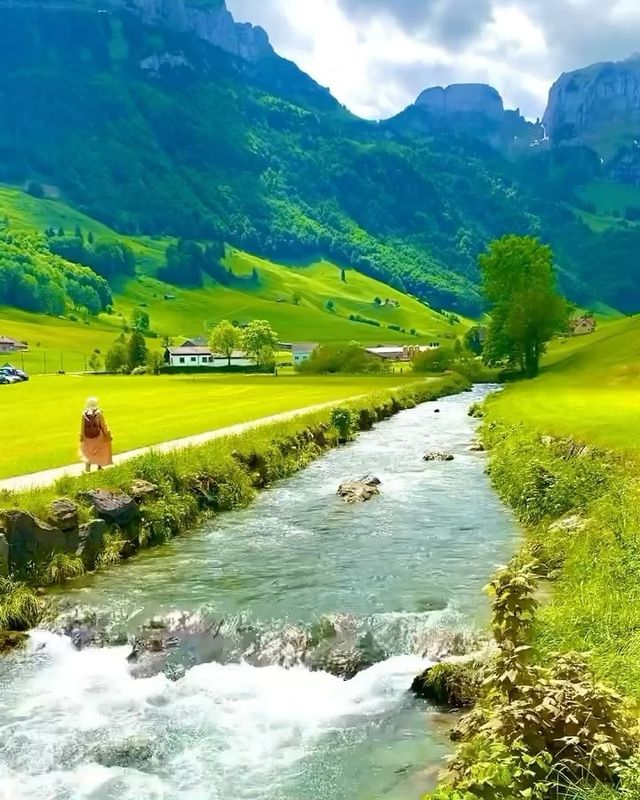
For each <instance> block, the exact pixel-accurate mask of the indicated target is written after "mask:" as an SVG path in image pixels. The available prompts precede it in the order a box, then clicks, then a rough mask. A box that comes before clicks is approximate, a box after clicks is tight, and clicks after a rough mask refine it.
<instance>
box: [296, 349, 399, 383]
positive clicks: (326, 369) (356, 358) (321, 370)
mask: <svg viewBox="0 0 640 800" xmlns="http://www.w3.org/2000/svg"><path fill="white" fill-rule="evenodd" d="M298 371H299V372H301V373H303V374H307V375H335V374H337V373H344V374H349V375H362V374H369V375H376V374H377V375H384V374H387V373H389V372H390V371H391V365H390V364H389V363H388V362H387V361H384V360H383V359H381V358H377V357H376V356H373V355H371V354H370V353H367V351H366V350H364V349H363V348H362V347H360V345H357V344H349V345H324V346H322V347H317V348H316V349H315V350H314V351H313V353H312V354H311V358H309V359H308V360H307V361H304V362H303V363H302V364H300V365H299V366H298Z"/></svg>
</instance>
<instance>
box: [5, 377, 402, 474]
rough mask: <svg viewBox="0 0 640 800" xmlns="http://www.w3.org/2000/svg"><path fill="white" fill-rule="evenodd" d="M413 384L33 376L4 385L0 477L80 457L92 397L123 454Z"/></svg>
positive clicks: (322, 379)
mask: <svg viewBox="0 0 640 800" xmlns="http://www.w3.org/2000/svg"><path fill="white" fill-rule="evenodd" d="M410 381H411V378H410V377H409V376H406V377H401V376H398V375H396V376H385V377H369V378H367V377H363V378H351V377H349V378H343V377H335V378H325V377H320V378H313V377H309V378H306V377H305V378H299V377H296V376H288V377H277V378H276V377H271V376H253V375H250V376H247V375H238V376H235V375H234V376H229V375H226V376H223V375H221V376H216V375H213V376H163V377H158V378H156V377H151V376H141V377H130V376H96V375H77V376H74V375H63V376H58V375H54V376H41V377H35V378H33V379H32V380H31V381H30V382H29V383H22V384H14V385H11V386H2V387H0V419H2V422H3V429H4V441H5V443H6V446H4V447H2V448H1V449H0V478H8V477H12V476H13V475H19V474H26V473H29V472H35V471H39V470H44V469H49V468H53V467H58V466H63V465H65V464H69V463H73V462H74V461H77V459H78V436H79V432H80V415H81V412H82V409H83V407H84V401H85V399H86V397H88V396H92V395H96V396H98V397H99V398H100V401H101V404H102V407H103V409H104V412H105V416H106V419H107V422H108V424H109V426H110V427H111V430H112V432H113V436H114V451H115V452H123V451H127V450H132V449H136V448H138V447H145V446H148V445H153V444H157V443H159V442H163V441H167V440H172V439H178V438H182V437H185V436H191V435H195V434H198V433H204V432H205V431H210V430H215V429H219V428H224V427H227V426H229V425H235V424H237V423H242V422H249V421H251V420H255V419H260V418H261V417H265V416H270V415H271V414H278V413H281V412H285V411H292V410H295V409H299V408H305V407H308V406H312V405H315V404H318V403H325V402H330V401H333V400H341V399H346V398H351V397H356V396H360V395H363V394H370V393H375V392H377V391H379V390H384V389H388V388H391V387H394V386H399V385H402V384H404V383H408V382H410ZM413 381H414V383H415V377H414V378H413Z"/></svg>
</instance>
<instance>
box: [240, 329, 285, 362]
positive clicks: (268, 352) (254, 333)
mask: <svg viewBox="0 0 640 800" xmlns="http://www.w3.org/2000/svg"><path fill="white" fill-rule="evenodd" d="M242 349H243V350H244V352H245V353H246V354H247V357H248V358H250V359H251V360H252V361H254V362H255V363H256V364H257V365H258V366H259V367H270V366H271V365H272V364H273V363H274V362H275V356H276V352H277V350H278V334H277V333H276V332H275V331H274V330H273V328H272V327H271V325H270V323H269V322H267V321H266V320H263V319H254V320H253V322H250V323H249V325H247V327H246V328H245V329H244V331H243V332H242Z"/></svg>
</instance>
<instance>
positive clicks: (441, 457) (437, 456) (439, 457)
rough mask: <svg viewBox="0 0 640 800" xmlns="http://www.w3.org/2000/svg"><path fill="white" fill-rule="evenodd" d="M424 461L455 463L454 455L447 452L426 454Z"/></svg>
mask: <svg viewBox="0 0 640 800" xmlns="http://www.w3.org/2000/svg"><path fill="white" fill-rule="evenodd" d="M423 460H424V461H453V454H452V453H446V452H439V451H433V452H432V453H425V454H424V458H423Z"/></svg>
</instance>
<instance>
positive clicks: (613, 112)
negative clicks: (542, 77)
mask: <svg viewBox="0 0 640 800" xmlns="http://www.w3.org/2000/svg"><path fill="white" fill-rule="evenodd" d="M544 124H545V127H546V130H547V134H548V136H549V138H550V139H551V141H552V143H554V144H559V143H560V142H563V141H567V140H577V141H580V140H583V141H585V140H589V139H591V138H597V137H598V136H599V135H607V134H613V133H615V131H614V128H615V129H617V130H618V131H620V130H621V128H627V129H629V130H631V129H632V128H633V127H634V126H637V127H638V128H640V56H637V55H636V56H633V57H632V58H630V59H627V60H626V61H619V62H615V63H614V62H609V63H604V64H594V65H593V66H590V67H586V68H585V69H579V70H576V71H575V72H568V73H565V74H564V75H561V76H560V78H559V79H558V80H557V81H556V82H555V83H554V85H553V86H552V88H551V91H550V93H549V104H548V106H547V110H546V112H545V115H544Z"/></svg>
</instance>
